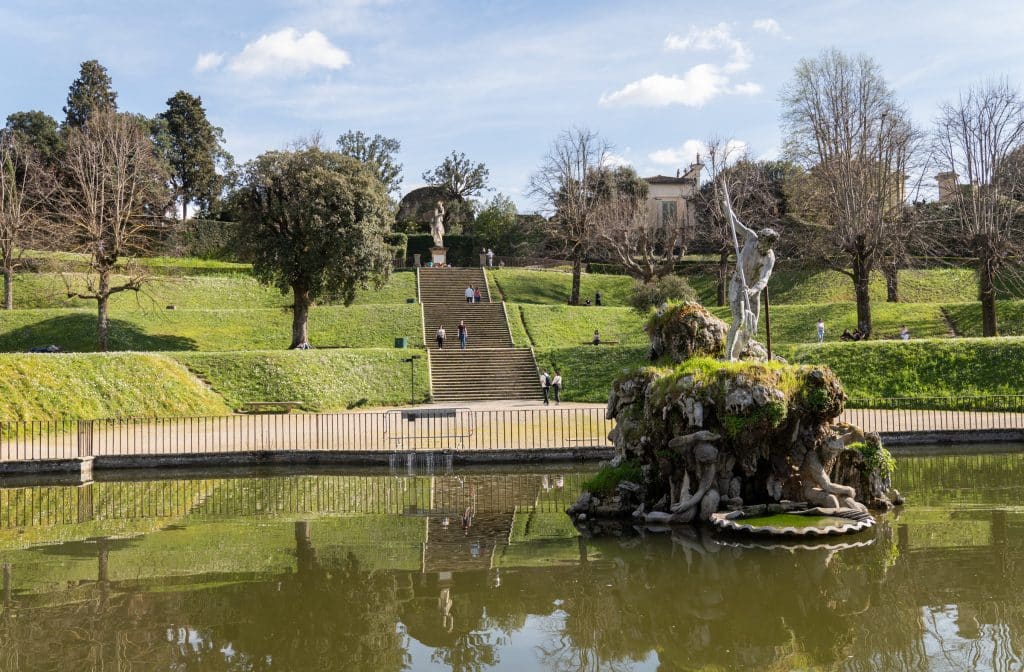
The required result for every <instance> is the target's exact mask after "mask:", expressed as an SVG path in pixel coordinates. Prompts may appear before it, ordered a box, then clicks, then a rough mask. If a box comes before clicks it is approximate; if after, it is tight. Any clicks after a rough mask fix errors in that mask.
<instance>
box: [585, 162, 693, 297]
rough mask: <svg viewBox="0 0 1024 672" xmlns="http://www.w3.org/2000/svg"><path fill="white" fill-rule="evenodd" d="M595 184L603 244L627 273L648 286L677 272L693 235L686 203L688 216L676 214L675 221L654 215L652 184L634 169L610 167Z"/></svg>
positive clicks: (600, 238) (597, 219) (600, 173)
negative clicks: (650, 196)
mask: <svg viewBox="0 0 1024 672" xmlns="http://www.w3.org/2000/svg"><path fill="white" fill-rule="evenodd" d="M592 179H595V180H597V182H598V184H597V185H596V186H595V187H594V189H595V190H596V191H597V195H598V207H597V211H596V231H597V238H598V241H599V242H600V243H602V244H603V246H604V247H605V249H606V250H607V251H610V252H611V253H612V255H613V256H614V258H615V259H616V260H617V261H618V262H619V263H620V264H622V266H623V267H624V268H625V269H626V272H627V273H629V274H630V275H632V276H633V277H635V278H638V279H640V280H642V281H643V282H645V283H648V282H651V281H652V280H654V279H655V278H660V277H663V276H665V275H668V274H670V273H672V272H673V271H674V270H675V266H676V262H677V261H679V260H680V259H681V258H682V256H683V254H685V253H686V243H687V236H688V234H689V232H690V231H692V230H693V225H692V222H691V221H690V219H691V209H690V207H689V204H688V203H685V202H684V203H683V208H682V210H683V212H681V213H680V212H679V211H678V209H677V210H676V211H675V214H673V215H670V216H662V213H661V211H658V212H651V211H650V208H649V206H648V203H647V196H648V194H649V192H650V189H649V187H648V185H647V182H645V181H644V180H643V179H642V178H640V177H639V176H638V175H637V174H636V171H635V170H633V169H632V168H627V167H619V168H614V169H613V168H608V167H605V168H602V169H601V170H600V171H598V172H597V173H593V174H592ZM673 205H675V204H674V203H673Z"/></svg>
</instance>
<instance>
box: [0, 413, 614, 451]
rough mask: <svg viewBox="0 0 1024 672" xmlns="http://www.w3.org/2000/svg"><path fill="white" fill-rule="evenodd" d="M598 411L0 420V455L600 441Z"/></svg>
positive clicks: (584, 444)
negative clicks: (43, 420) (57, 420)
mask: <svg viewBox="0 0 1024 672" xmlns="http://www.w3.org/2000/svg"><path fill="white" fill-rule="evenodd" d="M604 412H605V409H604V408H603V407H601V408H598V407H567V408H553V409H524V410H493V411H492V410H481V411H476V410H473V411H471V410H469V409H425V410H419V409H409V410H399V411H388V412H366V413H360V412H355V413H303V414H254V415H230V416H212V417H190V418H117V419H106V420H79V421H59V422H0V461H23V460H46V459H68V458H74V457H86V456H95V457H99V456H123V455H183V454H197V453H198V454H209V453H232V452H242V451H297V450H302V451H376V452H392V453H393V452H416V451H447V450H460V451H494V450H530V449H569V448H593V447H600V448H604V447H610V446H611V443H610V442H609V441H608V432H609V431H610V430H611V428H612V426H613V423H612V422H611V421H609V420H606V419H605V417H604Z"/></svg>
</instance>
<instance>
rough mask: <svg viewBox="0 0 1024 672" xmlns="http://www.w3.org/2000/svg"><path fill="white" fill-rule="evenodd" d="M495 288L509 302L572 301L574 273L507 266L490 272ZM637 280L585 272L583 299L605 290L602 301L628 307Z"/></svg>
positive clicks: (602, 302) (592, 297)
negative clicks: (634, 281) (571, 290)
mask: <svg viewBox="0 0 1024 672" xmlns="http://www.w3.org/2000/svg"><path fill="white" fill-rule="evenodd" d="M487 273H488V275H489V276H490V281H491V287H492V289H497V290H499V291H500V294H501V295H502V296H504V299H505V301H510V302H513V303H546V304H560V305H564V304H566V303H568V301H569V290H570V289H571V288H572V274H571V273H563V272H559V271H529V270H525V269H519V268H503V269H498V270H491V271H488V272H487ZM632 286H633V280H632V279H630V278H627V277H625V276H621V275H600V274H596V273H584V274H583V278H582V280H581V283H580V297H581V299H584V300H585V299H590V300H593V299H594V294H595V293H596V292H597V291H600V292H601V304H602V305H605V306H625V305H627V301H628V299H629V290H630V288H631V287H632Z"/></svg>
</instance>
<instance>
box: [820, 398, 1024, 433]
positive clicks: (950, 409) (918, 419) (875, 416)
mask: <svg viewBox="0 0 1024 672" xmlns="http://www.w3.org/2000/svg"><path fill="white" fill-rule="evenodd" d="M840 419H841V420H843V421H844V422H849V423H850V424H853V425H857V426H858V427H861V428H863V429H864V430H865V431H869V432H879V433H882V434H886V433H903V432H943V431H947V432H948V431H981V430H1024V395H1014V394H999V395H984V396H947V397H877V398H858V399H850V400H849V402H848V403H847V405H846V410H845V411H844V412H843V415H842V417H841V418H840Z"/></svg>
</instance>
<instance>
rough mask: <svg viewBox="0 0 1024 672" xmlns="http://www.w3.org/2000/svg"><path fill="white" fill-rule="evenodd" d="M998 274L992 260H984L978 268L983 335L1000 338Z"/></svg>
mask: <svg viewBox="0 0 1024 672" xmlns="http://www.w3.org/2000/svg"><path fill="white" fill-rule="evenodd" d="M995 276H996V274H995V269H994V268H993V267H992V263H991V262H990V260H987V259H982V260H981V265H980V266H979V268H978V294H979V298H980V299H981V334H982V336H998V335H999V329H998V328H997V324H996V282H995V280H996V277H995Z"/></svg>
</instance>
